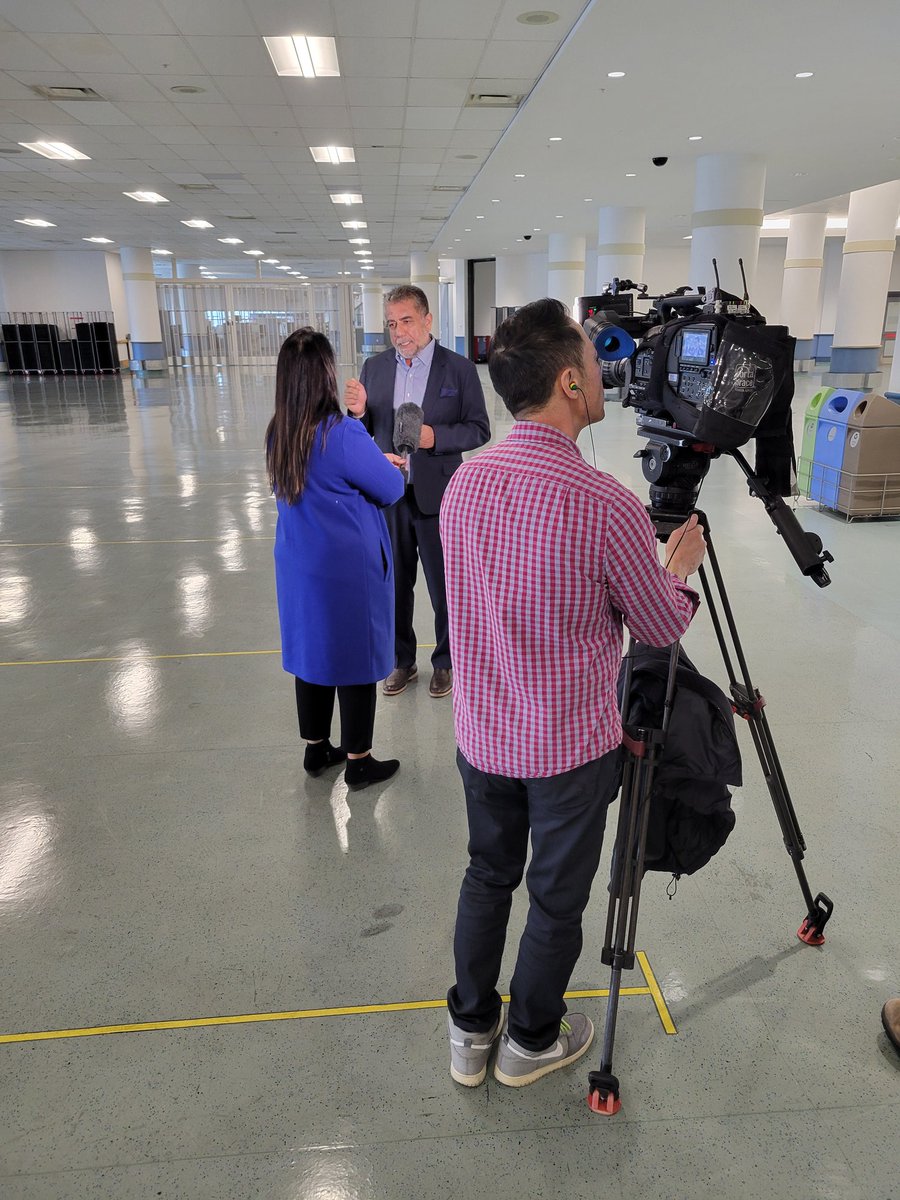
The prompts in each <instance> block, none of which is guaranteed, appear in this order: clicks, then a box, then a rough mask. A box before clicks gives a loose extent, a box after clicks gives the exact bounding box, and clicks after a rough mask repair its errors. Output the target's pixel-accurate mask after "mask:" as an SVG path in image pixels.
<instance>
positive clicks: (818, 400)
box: [797, 388, 834, 496]
mask: <svg viewBox="0 0 900 1200" xmlns="http://www.w3.org/2000/svg"><path fill="white" fill-rule="evenodd" d="M833 391H834V388H820V389H819V391H817V392H816V394H815V395H814V396H813V398H812V400H810V402H809V404H807V406H806V412H805V413H804V414H803V440H802V442H801V443H800V460H799V462H798V463H797V486H798V488H799V489H800V492H801V494H802V495H804V496H808V495H809V480H810V470H811V467H812V461H813V459H814V458H815V454H816V426H817V425H818V424H819V414H820V413H821V411H822V405H823V404H824V403H825V401H826V400H827V399H828V397H829V396H830V395H831V393H832V392H833Z"/></svg>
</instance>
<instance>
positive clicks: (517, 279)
mask: <svg viewBox="0 0 900 1200" xmlns="http://www.w3.org/2000/svg"><path fill="white" fill-rule="evenodd" d="M496 264H497V268H496V269H497V274H496V279H495V283H494V291H495V295H494V299H495V301H496V304H497V307H498V308H521V307H522V305H523V304H529V303H530V302H531V301H532V300H537V299H538V297H537V296H533V295H531V289H530V287H529V283H530V279H531V259H530V256H528V255H526V254H498V255H497V259H496ZM550 294H551V295H552V294H553V293H550ZM560 298H562V297H560Z"/></svg>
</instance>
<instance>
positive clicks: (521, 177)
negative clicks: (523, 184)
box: [513, 174, 525, 179]
mask: <svg viewBox="0 0 900 1200" xmlns="http://www.w3.org/2000/svg"><path fill="white" fill-rule="evenodd" d="M524 178H525V176H524V174H521V175H513V179H524Z"/></svg>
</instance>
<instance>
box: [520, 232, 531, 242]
mask: <svg viewBox="0 0 900 1200" xmlns="http://www.w3.org/2000/svg"><path fill="white" fill-rule="evenodd" d="M522 237H523V238H524V239H525V241H526V242H530V241H531V234H530V233H523V234H522Z"/></svg>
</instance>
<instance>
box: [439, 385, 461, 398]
mask: <svg viewBox="0 0 900 1200" xmlns="http://www.w3.org/2000/svg"><path fill="white" fill-rule="evenodd" d="M458 395H459V391H458V390H457V389H456V388H454V387H446V388H441V396H442V397H445V396H446V397H449V396H458Z"/></svg>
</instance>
